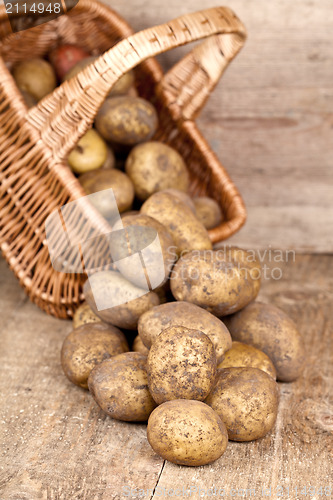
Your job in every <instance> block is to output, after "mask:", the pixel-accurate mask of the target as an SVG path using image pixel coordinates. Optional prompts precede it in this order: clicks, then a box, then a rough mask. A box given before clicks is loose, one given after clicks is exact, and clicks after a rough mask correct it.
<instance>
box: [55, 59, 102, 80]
mask: <svg viewBox="0 0 333 500" xmlns="http://www.w3.org/2000/svg"><path fill="white" fill-rule="evenodd" d="M96 59H97V57H96V56H88V57H85V58H84V59H81V60H80V61H78V62H77V63H76V64H75V65H74V66H73V67H72V68H71V69H70V70H69V71H67V73H66V74H65V76H64V77H63V79H64V81H68V80H70V79H71V78H74V76H76V75H78V74H79V73H80V72H81V71H82V70H83V69H85V68H86V67H87V66H89V64H91V63H93V62H94V61H96Z"/></svg>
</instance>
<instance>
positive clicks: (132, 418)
mask: <svg viewBox="0 0 333 500" xmlns="http://www.w3.org/2000/svg"><path fill="white" fill-rule="evenodd" d="M146 361H147V358H146V356H143V355H142V354H140V353H139V352H126V353H124V354H120V355H119V356H114V357H113V358H111V359H108V360H106V361H104V362H103V363H101V364H100V365H97V366H96V367H95V368H94V369H93V370H92V372H91V374H90V376H89V380H88V385H89V390H90V392H91V394H92V396H93V398H94V399H95V401H96V403H97V404H98V405H99V406H100V407H101V408H102V410H103V411H105V413H107V414H108V415H110V417H112V418H115V419H117V420H124V421H126V422H144V421H146V420H148V417H149V415H150V414H151V412H152V411H153V409H154V408H155V407H156V403H155V401H154V400H153V398H152V397H151V395H150V393H149V390H148V384H147V372H146Z"/></svg>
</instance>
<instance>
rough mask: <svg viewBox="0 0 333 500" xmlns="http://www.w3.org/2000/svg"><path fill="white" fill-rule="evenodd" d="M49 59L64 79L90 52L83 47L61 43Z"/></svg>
mask: <svg viewBox="0 0 333 500" xmlns="http://www.w3.org/2000/svg"><path fill="white" fill-rule="evenodd" d="M48 57H49V60H50V63H51V64H52V66H53V67H54V69H55V72H56V74H57V77H58V78H59V80H63V78H64V76H65V75H66V74H67V73H68V72H69V71H70V70H71V69H72V68H73V67H74V66H75V65H76V64H77V63H78V62H79V61H81V60H82V59H86V58H87V57H89V53H88V52H87V51H85V50H84V49H81V47H78V46H76V45H70V44H63V45H59V46H58V47H56V48H55V49H53V50H52V51H51V52H50V53H49V55H48Z"/></svg>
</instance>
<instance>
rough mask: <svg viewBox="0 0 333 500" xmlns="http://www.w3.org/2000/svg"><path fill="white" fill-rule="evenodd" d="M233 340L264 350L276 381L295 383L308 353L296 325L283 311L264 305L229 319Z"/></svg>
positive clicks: (256, 306)
mask: <svg viewBox="0 0 333 500" xmlns="http://www.w3.org/2000/svg"><path fill="white" fill-rule="evenodd" d="M226 323H227V325H228V327H229V330H230V333H231V336H232V338H233V340H237V341H239V342H245V343H246V344H250V345H253V346H254V347H256V348H257V349H260V350H261V351H263V352H264V353H265V354H267V356H269V358H270V359H271V360H272V362H273V364H274V366H275V369H276V373H277V379H278V380H280V381H281V382H292V381H293V380H295V379H296V378H297V377H299V376H300V375H301V373H302V371H303V369H304V365H305V350H304V344H303V339H302V337H301V334H300V333H299V331H298V330H297V327H296V325H295V323H294V322H293V321H292V319H291V318H289V316H287V315H286V313H285V312H283V311H282V310H281V309H279V308H277V307H275V306H273V305H269V304H263V303H261V302H254V303H253V304H249V305H248V306H247V307H246V308H245V309H243V311H240V312H238V313H236V314H235V315H233V316H231V317H229V318H226Z"/></svg>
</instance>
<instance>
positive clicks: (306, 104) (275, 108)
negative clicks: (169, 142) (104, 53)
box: [106, 0, 333, 252]
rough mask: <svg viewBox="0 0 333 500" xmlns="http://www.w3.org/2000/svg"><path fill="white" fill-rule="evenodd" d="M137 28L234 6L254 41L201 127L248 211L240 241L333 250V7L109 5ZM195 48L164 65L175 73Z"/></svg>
mask: <svg viewBox="0 0 333 500" xmlns="http://www.w3.org/2000/svg"><path fill="white" fill-rule="evenodd" d="M106 1H107V3H108V4H109V5H110V6H111V7H113V8H114V9H115V10H117V11H118V12H119V13H120V14H121V15H123V16H124V17H125V18H126V19H127V20H128V21H129V22H130V23H131V24H132V26H133V27H134V28H135V29H136V30H139V29H142V28H144V27H147V26H151V25H154V24H159V23H163V22H166V21H167V20H170V19H172V18H174V17H177V16H178V15H180V14H185V13H187V12H191V11H195V10H200V9H203V8H205V7H213V6H216V5H227V6H229V7H231V8H232V9H233V10H235V12H236V13H237V15H238V16H239V17H240V18H241V20H242V21H243V22H244V24H245V25H246V27H247V29H248V41H247V43H246V47H245V48H244V49H243V51H242V52H241V54H240V55H239V56H238V57H237V59H236V60H235V61H234V62H233V63H232V65H231V66H230V68H229V69H228V70H227V72H226V74H225V75H224V77H223V79H222V80H221V82H220V84H219V86H218V88H217V89H216V90H215V93H214V94H213V95H212V96H211V98H210V101H209V103H208V105H207V108H206V109H205V111H204V112H203V114H202V116H201V117H200V120H199V123H200V126H201V128H202V130H204V133H205V136H206V138H207V139H208V140H209V142H210V144H211V146H212V147H213V149H214V150H215V151H216V152H217V154H218V156H219V158H220V159H221V161H222V163H223V164H224V165H225V166H226V167H227V169H228V171H229V173H230V174H231V176H232V178H233V180H234V181H235V183H236V185H237V186H238V187H239V189H240V191H241V192H242V194H243V196H244V198H245V201H246V204H247V207H248V212H249V218H248V222H247V224H246V226H245V227H244V229H243V230H242V231H241V232H240V233H239V234H238V235H237V236H236V237H234V238H233V241H234V242H237V243H238V244H243V245H246V246H249V247H252V248H254V247H257V246H259V247H267V246H270V245H271V246H272V247H273V248H281V249H283V248H296V249H297V250H299V251H304V252H306V251H315V252H331V251H332V250H333V151H332V144H333V48H332V27H333V4H332V0H293V1H290V0H275V1H267V0H251V1H249V0H221V1H220V2H218V1H216V0H215V1H214V0H206V1H205V2H202V1H201V0H191V1H186V2H180V1H179V0H168V1H166V2H161V0H148V1H147V0H130V1H128V2H124V1H123V0H106ZM186 50H188V49H178V50H177V51H174V52H172V53H168V54H166V55H164V56H163V57H162V58H161V61H162V62H163V65H164V66H165V68H167V67H170V66H171V65H172V64H173V63H174V62H175V61H177V59H178V58H179V57H180V56H181V54H182V53H184V52H185V51H186Z"/></svg>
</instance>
